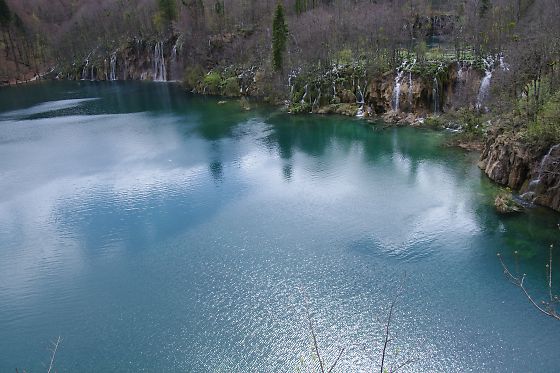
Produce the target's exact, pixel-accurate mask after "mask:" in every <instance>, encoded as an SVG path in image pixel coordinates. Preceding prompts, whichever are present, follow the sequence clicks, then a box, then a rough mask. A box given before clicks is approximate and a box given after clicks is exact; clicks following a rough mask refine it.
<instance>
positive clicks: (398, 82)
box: [393, 68, 404, 111]
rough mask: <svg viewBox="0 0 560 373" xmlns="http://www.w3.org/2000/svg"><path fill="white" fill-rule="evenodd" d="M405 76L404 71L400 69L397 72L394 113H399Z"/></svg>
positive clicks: (394, 89) (394, 90)
mask: <svg viewBox="0 0 560 373" xmlns="http://www.w3.org/2000/svg"><path fill="white" fill-rule="evenodd" d="M403 76H404V70H401V69H400V68H399V69H398V70H397V76H396V77H395V87H394V88H393V111H399V101H400V97H401V83H402V78H403Z"/></svg>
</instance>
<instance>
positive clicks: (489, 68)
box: [476, 57, 494, 111]
mask: <svg viewBox="0 0 560 373" xmlns="http://www.w3.org/2000/svg"><path fill="white" fill-rule="evenodd" d="M484 65H485V73H484V78H482V81H481V82H480V88H479V90H478V96H477V98H476V109H477V110H479V111H482V110H486V108H485V106H484V102H485V101H486V99H487V98H488V93H489V92H490V83H491V82H492V74H493V70H494V60H493V59H492V57H488V58H486V59H485V60H484Z"/></svg>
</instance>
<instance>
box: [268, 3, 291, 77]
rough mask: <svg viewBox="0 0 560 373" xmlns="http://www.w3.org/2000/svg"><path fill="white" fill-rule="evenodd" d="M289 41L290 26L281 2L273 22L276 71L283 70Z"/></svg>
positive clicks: (273, 50)
mask: <svg viewBox="0 0 560 373" xmlns="http://www.w3.org/2000/svg"><path fill="white" fill-rule="evenodd" d="M287 39H288V26H287V25H286V21H285V19H284V7H283V6H282V4H281V3H280V2H279V3H278V6H277V7H276V12H275V14H274V20H273V22H272V66H273V67H274V70H276V71H280V70H282V65H283V54H284V51H285V50H286V41H287Z"/></svg>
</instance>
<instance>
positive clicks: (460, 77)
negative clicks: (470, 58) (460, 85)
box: [457, 61, 465, 82]
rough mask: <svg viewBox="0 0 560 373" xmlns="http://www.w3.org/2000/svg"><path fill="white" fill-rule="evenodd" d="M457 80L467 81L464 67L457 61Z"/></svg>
mask: <svg viewBox="0 0 560 373" xmlns="http://www.w3.org/2000/svg"><path fill="white" fill-rule="evenodd" d="M457 80H459V81H461V82H463V81H464V80H465V72H464V71H463V66H462V65H461V62H459V61H457Z"/></svg>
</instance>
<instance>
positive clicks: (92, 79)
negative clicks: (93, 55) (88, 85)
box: [90, 64, 95, 82]
mask: <svg viewBox="0 0 560 373" xmlns="http://www.w3.org/2000/svg"><path fill="white" fill-rule="evenodd" d="M93 68H94V66H93V64H92V65H91V77H90V78H91V79H90V80H91V81H92V82H93V81H94V80H95V75H94V70H93Z"/></svg>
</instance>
